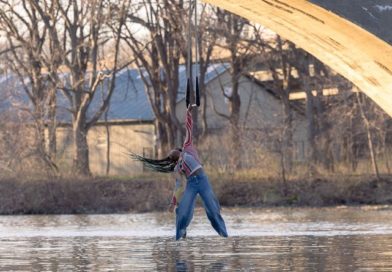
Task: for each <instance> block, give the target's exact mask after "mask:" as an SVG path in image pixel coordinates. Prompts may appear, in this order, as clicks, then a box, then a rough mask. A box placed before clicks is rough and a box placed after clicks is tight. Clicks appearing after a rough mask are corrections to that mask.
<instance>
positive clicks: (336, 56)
mask: <svg viewBox="0 0 392 272" xmlns="http://www.w3.org/2000/svg"><path fill="white" fill-rule="evenodd" d="M202 1H203V2H206V3H209V4H212V5H215V6H218V7H220V8H223V9H226V10H228V11H230V12H232V13H235V14H237V15H239V16H242V17H244V18H247V19H248V20H250V21H253V22H256V23H260V24H262V25H264V26H266V27H268V28H270V29H272V30H273V31H275V32H276V33H278V34H279V35H281V36H282V37H284V38H285V39H288V40H290V41H292V42H294V43H295V44H296V45H297V46H299V47H301V48H303V49H304V50H306V51H308V52H309V53H311V54H312V55H314V56H315V57H317V58H318V59H319V60H321V61H322V62H324V63H325V64H327V65H328V66H330V67H331V68H332V69H333V70H335V71H336V72H338V73H339V74H341V75H342V76H344V77H345V78H347V79H348V80H349V81H351V82H352V83H353V84H355V85H356V86H357V87H358V88H359V89H360V90H361V91H362V92H364V93H365V94H366V95H367V96H369V97H370V98H371V99H372V100H373V101H375V102H376V103H377V104H378V105H379V106H380V107H381V108H382V109H384V110H385V112H387V113H388V114H389V115H390V116H392V46H391V45H389V44H388V43H386V42H384V41H383V40H381V39H379V38H378V37H376V36H375V35H373V34H371V33H369V32H368V31H366V30H364V29H362V28H360V27H359V26H357V25H355V24H354V23H352V22H350V21H348V20H346V19H344V18H342V17H339V16H338V15H336V14H334V13H332V12H330V11H327V10H325V9H323V8H321V7H319V6H317V5H315V4H312V3H310V2H308V1H306V0H245V1H238V0H202Z"/></svg>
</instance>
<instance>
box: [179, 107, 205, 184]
mask: <svg viewBox="0 0 392 272" xmlns="http://www.w3.org/2000/svg"><path fill="white" fill-rule="evenodd" d="M185 124H186V125H185V128H186V136H185V141H184V145H183V146H182V153H181V156H180V159H179V161H178V164H177V165H176V169H175V170H176V171H179V172H180V173H184V174H185V176H186V177H187V178H188V177H190V176H191V175H192V174H193V173H194V172H195V171H196V170H198V169H200V168H201V167H202V166H201V163H200V159H199V155H198V154H197V151H196V149H195V147H194V146H193V142H192V131H193V119H192V112H191V110H187V112H186V120H185Z"/></svg>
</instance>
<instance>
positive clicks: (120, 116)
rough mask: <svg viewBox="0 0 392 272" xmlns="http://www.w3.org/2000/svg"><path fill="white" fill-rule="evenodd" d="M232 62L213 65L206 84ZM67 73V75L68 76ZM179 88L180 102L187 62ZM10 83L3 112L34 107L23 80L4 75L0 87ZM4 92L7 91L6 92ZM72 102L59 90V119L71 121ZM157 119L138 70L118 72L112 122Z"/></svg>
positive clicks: (103, 89)
mask: <svg viewBox="0 0 392 272" xmlns="http://www.w3.org/2000/svg"><path fill="white" fill-rule="evenodd" d="M228 67H229V65H228V64H211V65H210V66H209V67H208V69H207V73H206V76H205V83H206V84H207V83H208V82H209V81H211V80H213V79H214V78H216V77H217V76H219V75H220V74H222V73H223V72H225V71H226V70H227V69H228ZM196 69H198V67H197V65H193V73H194V74H195V71H196ZM66 76H67V75H64V77H66ZM179 81H180V82H179V90H178V96H177V102H180V101H182V100H183V99H184V98H185V89H186V81H187V73H186V68H185V65H181V66H180V67H179ZM5 86H6V88H7V90H9V92H7V94H8V95H7V97H4V98H3V97H0V98H2V99H0V113H1V112H2V111H6V110H9V109H13V108H18V107H17V106H14V105H18V106H22V105H23V107H24V108H28V107H30V108H31V102H30V101H29V99H28V97H27V95H26V93H25V92H24V91H23V88H22V87H23V86H22V85H21V84H20V81H19V80H17V79H16V77H13V76H12V75H7V76H5V75H4V76H0V87H1V88H2V89H4V88H5ZM108 88H109V82H108V81H104V82H103V84H101V85H100V86H99V87H98V89H97V92H96V93H95V95H94V98H93V101H92V102H91V105H90V107H89V111H88V112H87V116H88V118H91V117H92V116H93V114H94V113H95V112H96V111H97V110H98V108H99V107H100V105H101V104H102V99H103V97H104V95H105V94H106V93H107V91H108ZM2 95H4V94H2ZM69 107H70V102H69V101H68V99H67V98H66V97H65V96H64V94H63V93H62V92H58V97H57V117H58V121H59V122H62V123H69V122H70V121H71V114H70V111H69ZM154 119H155V115H154V113H153V110H152V107H151V104H150V101H149V99H148V97H147V94H146V91H145V86H144V82H143V80H142V77H141V75H140V72H139V70H138V69H130V68H125V69H123V70H121V71H119V72H118V74H117V77H116V84H115V90H114V92H113V95H112V97H111V101H110V104H109V110H108V114H107V120H108V121H152V120H154ZM103 120H105V116H101V118H100V121H103Z"/></svg>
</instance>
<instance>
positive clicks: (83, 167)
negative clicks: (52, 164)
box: [73, 122, 91, 176]
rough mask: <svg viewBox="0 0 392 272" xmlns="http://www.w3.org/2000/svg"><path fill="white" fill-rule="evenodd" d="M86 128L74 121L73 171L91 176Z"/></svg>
mask: <svg viewBox="0 0 392 272" xmlns="http://www.w3.org/2000/svg"><path fill="white" fill-rule="evenodd" d="M87 133H88V130H87V129H85V128H84V127H83V126H82V125H81V124H80V123H79V122H74V126H73V137H74V141H73V148H74V152H73V154H74V158H73V169H74V171H75V172H74V173H75V174H77V175H82V176H91V172H90V163H89V150H88V143H87Z"/></svg>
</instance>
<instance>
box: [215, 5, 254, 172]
mask: <svg viewBox="0 0 392 272" xmlns="http://www.w3.org/2000/svg"><path fill="white" fill-rule="evenodd" d="M216 16H217V20H218V27H219V28H217V30H216V31H217V32H218V34H219V35H220V36H221V37H222V38H223V39H224V43H223V44H221V46H222V48H224V49H225V50H227V51H228V53H229V57H228V62H229V64H230V76H231V88H230V90H229V91H228V90H225V89H222V94H223V96H224V97H225V98H226V99H227V101H228V111H229V114H228V115H225V114H219V115H220V116H222V117H224V118H226V119H228V120H229V123H230V133H231V139H232V141H231V143H232V153H231V156H230V159H231V162H230V163H231V165H232V167H233V168H234V169H238V168H240V167H241V153H242V150H241V141H239V139H241V131H240V111H241V97H240V93H239V91H240V89H239V86H240V78H241V76H242V75H243V74H244V72H245V68H246V66H247V64H248V63H249V62H250V60H251V58H252V57H253V54H251V53H253V52H251V47H252V45H253V44H252V43H249V42H248V41H246V39H244V37H243V30H244V27H245V26H246V25H247V24H248V22H247V21H246V20H245V19H243V18H241V17H239V16H237V15H234V14H231V13H229V12H227V11H224V10H221V9H217V12H216Z"/></svg>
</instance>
